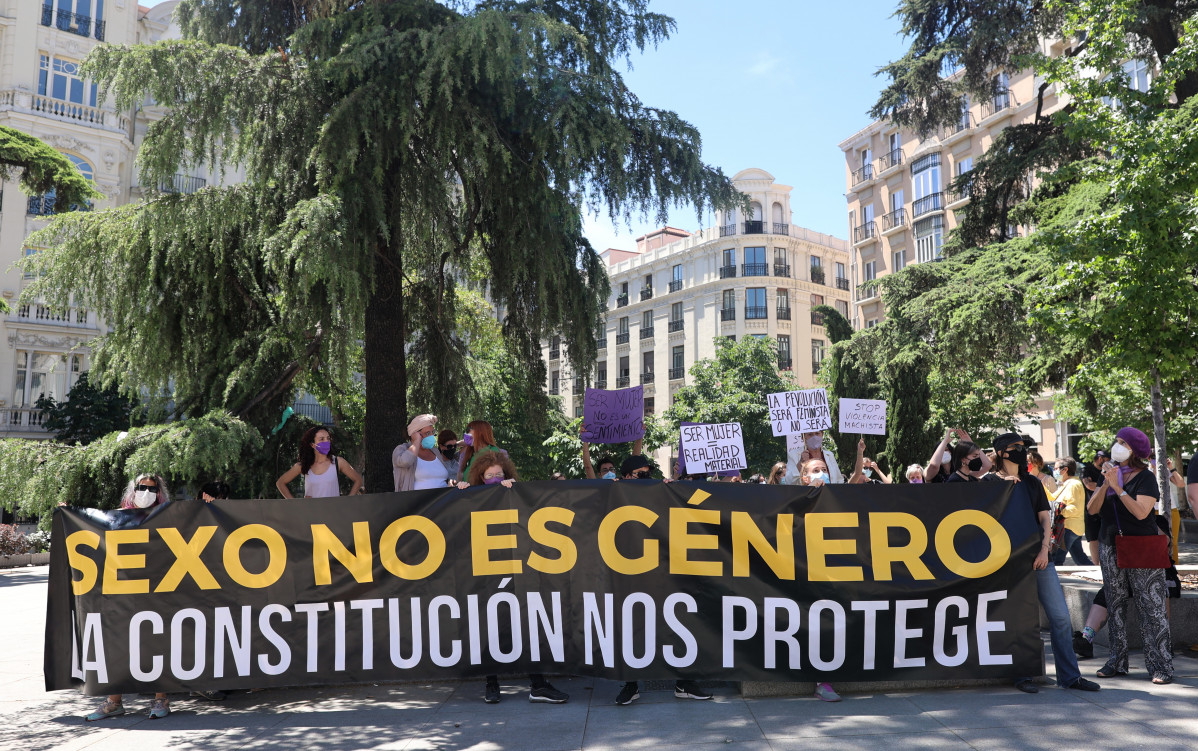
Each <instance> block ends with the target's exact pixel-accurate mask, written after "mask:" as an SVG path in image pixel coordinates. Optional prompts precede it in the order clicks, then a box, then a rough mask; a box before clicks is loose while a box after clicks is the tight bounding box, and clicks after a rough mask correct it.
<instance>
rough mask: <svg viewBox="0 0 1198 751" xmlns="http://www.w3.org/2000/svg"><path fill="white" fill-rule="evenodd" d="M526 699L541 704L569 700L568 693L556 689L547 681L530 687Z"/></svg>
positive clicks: (560, 702) (562, 702)
mask: <svg viewBox="0 0 1198 751" xmlns="http://www.w3.org/2000/svg"><path fill="white" fill-rule="evenodd" d="M528 700H529V701H531V702H534V703H541V704H565V703H566V702H568V701H570V695H569V694H567V693H566V692H565V691H558V690H557V689H556V688H554V687H553V686H552V685H550V684H548V683H542V684H541V685H539V686H533V687H532V690H530V691H529V692H528Z"/></svg>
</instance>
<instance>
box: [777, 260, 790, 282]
mask: <svg viewBox="0 0 1198 751" xmlns="http://www.w3.org/2000/svg"><path fill="white" fill-rule="evenodd" d="M774 276H784V277H786V278H787V279H789V278H790V264H789V263H775V264H774Z"/></svg>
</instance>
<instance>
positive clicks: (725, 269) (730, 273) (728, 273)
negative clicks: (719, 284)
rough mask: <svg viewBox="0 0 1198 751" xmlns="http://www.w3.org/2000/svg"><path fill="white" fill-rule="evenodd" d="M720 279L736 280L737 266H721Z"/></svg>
mask: <svg viewBox="0 0 1198 751" xmlns="http://www.w3.org/2000/svg"><path fill="white" fill-rule="evenodd" d="M720 278H721V279H735V278H736V267H735V266H721V267H720Z"/></svg>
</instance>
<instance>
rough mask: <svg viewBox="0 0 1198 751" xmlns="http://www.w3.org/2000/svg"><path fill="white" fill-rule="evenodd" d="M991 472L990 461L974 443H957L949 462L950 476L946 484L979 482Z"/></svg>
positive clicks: (945, 480) (946, 479)
mask: <svg viewBox="0 0 1198 751" xmlns="http://www.w3.org/2000/svg"><path fill="white" fill-rule="evenodd" d="M989 471H990V459H988V458H987V457H986V454H985V453H983V451H982V449H981V447H980V446H978V445H977V444H976V443H973V442H972V441H957V445H956V446H953V451H952V459H951V461H950V462H949V475H948V477H947V478H945V479H944V482H977V481H978V480H981V479H982V478H983V477H986V473H987V472H989Z"/></svg>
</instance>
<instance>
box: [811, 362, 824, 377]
mask: <svg viewBox="0 0 1198 751" xmlns="http://www.w3.org/2000/svg"><path fill="white" fill-rule="evenodd" d="M823 364H824V361H823V360H812V361H811V375H819V369H820V366H821V365H823Z"/></svg>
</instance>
